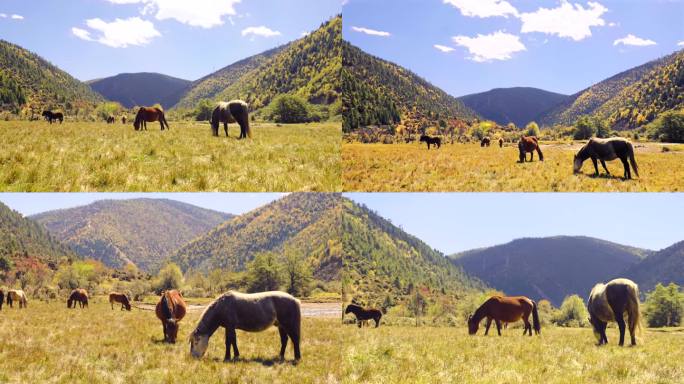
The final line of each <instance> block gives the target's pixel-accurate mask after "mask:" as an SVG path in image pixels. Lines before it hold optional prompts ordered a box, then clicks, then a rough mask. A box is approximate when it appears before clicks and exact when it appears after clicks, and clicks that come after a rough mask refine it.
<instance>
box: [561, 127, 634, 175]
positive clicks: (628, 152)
mask: <svg viewBox="0 0 684 384" xmlns="http://www.w3.org/2000/svg"><path fill="white" fill-rule="evenodd" d="M588 158H591V161H592V162H593V163H594V170H595V171H596V172H595V175H596V176H598V174H599V170H598V162H597V160H600V161H601V165H602V166H603V169H605V170H606V173H607V174H608V175H610V171H608V168H607V167H606V160H607V161H611V160H615V159H620V161H622V166H623V167H624V168H625V173H624V178H625V179H631V178H632V172H630V169H629V166H630V164H631V165H632V168H634V173H635V174H636V175H637V176H639V167H638V166H637V163H636V159H635V158H634V147H633V146H632V143H631V142H630V141H629V140H627V139H623V138H622V137H613V138H610V139H597V138H591V139H590V140H589V142H588V143H587V144H586V145H585V146H584V147H582V148H581V149H580V150H579V152H577V154H576V155H575V160H574V162H573V171H574V173H579V171H580V170H581V169H582V164H583V163H584V161H585V160H586V159H588Z"/></svg>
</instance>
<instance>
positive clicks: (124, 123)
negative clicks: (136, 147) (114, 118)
mask: <svg viewBox="0 0 684 384" xmlns="http://www.w3.org/2000/svg"><path fill="white" fill-rule="evenodd" d="M126 120H127V117H126V116H125V115H124V116H121V124H123V125H126Z"/></svg>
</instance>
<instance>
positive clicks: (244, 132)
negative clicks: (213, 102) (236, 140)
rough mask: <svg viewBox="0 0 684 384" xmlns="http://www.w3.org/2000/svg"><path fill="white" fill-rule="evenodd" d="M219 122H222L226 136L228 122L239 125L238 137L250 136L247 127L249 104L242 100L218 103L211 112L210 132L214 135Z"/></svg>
mask: <svg viewBox="0 0 684 384" xmlns="http://www.w3.org/2000/svg"><path fill="white" fill-rule="evenodd" d="M220 123H223V130H224V131H226V137H228V123H238V125H240V139H245V138H247V136H249V137H252V131H251V129H250V128H249V106H248V105H247V103H245V102H244V101H242V100H231V101H229V102H225V101H222V102H220V103H218V105H217V106H216V108H214V112H212V114H211V132H212V134H213V135H214V136H218V130H219V124H220Z"/></svg>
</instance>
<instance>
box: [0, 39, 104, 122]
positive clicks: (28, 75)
mask: <svg viewBox="0 0 684 384" xmlns="http://www.w3.org/2000/svg"><path fill="white" fill-rule="evenodd" d="M3 94H4V95H10V94H12V95H14V96H11V97H10V96H7V97H6V96H1V97H2V99H3V101H5V100H7V101H10V102H12V103H13V105H11V108H13V109H19V108H20V105H21V104H23V103H21V101H24V102H25V104H26V107H27V108H32V109H33V112H34V113H35V114H37V115H40V113H41V111H42V110H43V109H44V108H50V109H61V110H63V111H65V112H67V114H69V113H73V112H75V111H77V110H79V109H83V108H92V107H93V106H94V105H95V104H97V103H100V102H102V101H104V99H103V98H102V97H101V96H100V95H98V94H97V93H96V92H94V91H93V90H92V89H90V87H88V85H86V84H84V83H82V82H80V81H79V80H77V79H75V78H73V77H72V76H71V75H69V74H68V73H66V72H64V71H62V70H61V69H59V68H57V67H56V66H54V65H52V64H50V63H49V62H48V61H46V60H45V59H43V58H42V57H40V56H38V55H36V54H35V53H32V52H29V51H28V50H26V49H24V48H22V47H20V46H18V45H15V44H12V43H9V42H7V41H5V40H0V95H3ZM29 114H30V112H29Z"/></svg>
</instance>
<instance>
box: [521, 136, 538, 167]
mask: <svg viewBox="0 0 684 384" xmlns="http://www.w3.org/2000/svg"><path fill="white" fill-rule="evenodd" d="M518 151H520V162H521V163H524V162H525V161H527V154H528V153H529V154H530V162H532V160H534V151H537V153H538V154H539V161H544V154H543V153H542V151H541V148H539V141H538V140H537V138H536V137H534V136H523V137H521V138H520V141H518Z"/></svg>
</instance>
